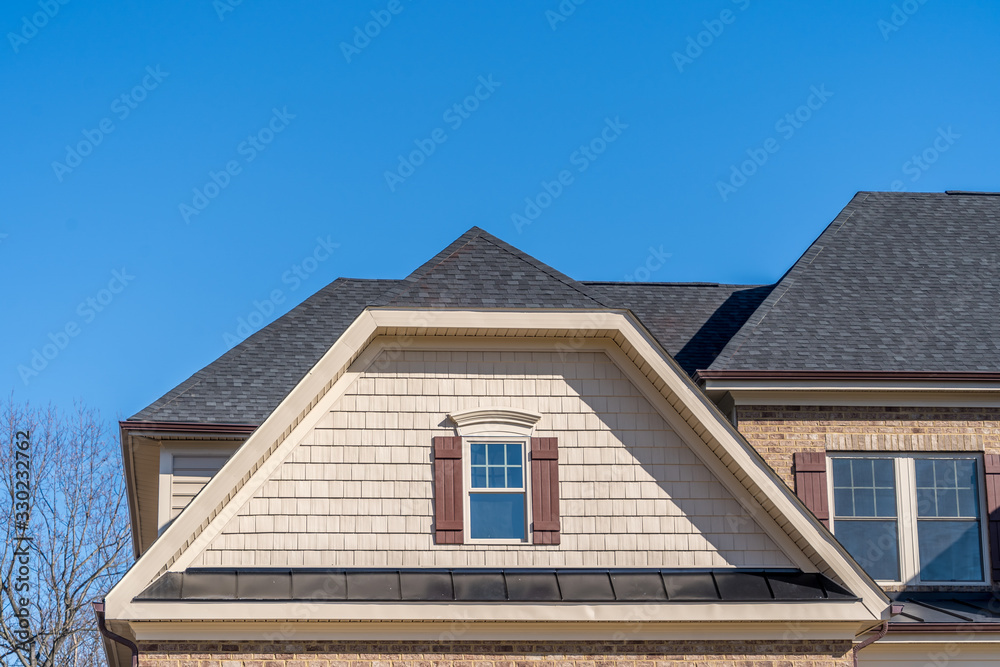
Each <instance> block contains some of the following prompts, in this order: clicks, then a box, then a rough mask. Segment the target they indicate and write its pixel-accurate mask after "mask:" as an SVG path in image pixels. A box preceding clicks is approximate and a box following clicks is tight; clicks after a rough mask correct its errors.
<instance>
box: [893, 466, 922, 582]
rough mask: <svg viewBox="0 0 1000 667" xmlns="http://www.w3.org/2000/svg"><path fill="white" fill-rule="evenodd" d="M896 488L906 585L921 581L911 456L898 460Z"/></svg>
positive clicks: (902, 563) (913, 473) (903, 573)
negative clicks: (897, 490) (897, 491)
mask: <svg viewBox="0 0 1000 667" xmlns="http://www.w3.org/2000/svg"><path fill="white" fill-rule="evenodd" d="M896 485H897V486H896V488H898V489H899V511H898V512H897V515H898V521H899V533H900V535H899V545H900V552H901V553H900V561H901V563H900V570H901V571H900V577H901V581H902V583H904V584H909V583H914V582H918V581H919V580H920V554H919V552H918V549H917V491H916V485H917V484H916V466H915V465H914V462H913V459H912V458H911V457H909V456H906V457H899V458H897V459H896Z"/></svg>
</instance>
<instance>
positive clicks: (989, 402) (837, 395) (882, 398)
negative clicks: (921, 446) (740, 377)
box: [705, 381, 1000, 408]
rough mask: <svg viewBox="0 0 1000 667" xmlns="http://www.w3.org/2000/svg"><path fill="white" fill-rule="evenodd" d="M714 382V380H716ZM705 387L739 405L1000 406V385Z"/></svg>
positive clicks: (708, 390)
mask: <svg viewBox="0 0 1000 667" xmlns="http://www.w3.org/2000/svg"><path fill="white" fill-rule="evenodd" d="M713 382H714V381H713ZM705 391H707V392H709V393H711V394H712V395H713V396H715V395H718V394H722V393H724V392H728V393H729V395H730V396H732V398H733V401H734V402H735V403H736V405H738V406H739V405H827V406H831V405H836V406H842V405H844V406H873V407H883V406H884V407H889V406H891V407H928V408H939V407H951V406H954V407H967V408H995V407H1000V388H998V389H992V390H985V389H984V390H969V389H968V388H967V387H964V386H963V387H956V388H954V389H950V390H926V391H917V390H915V389H914V388H913V387H912V386H907V387H899V388H895V389H886V388H874V389H868V388H858V387H852V388H845V389H832V388H830V387H818V388H814V389H788V388H775V389H765V388H761V387H753V388H750V389H737V388H734V389H718V388H716V387H709V386H708V385H707V384H706V387H705Z"/></svg>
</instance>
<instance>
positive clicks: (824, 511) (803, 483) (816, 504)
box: [793, 452, 830, 528]
mask: <svg viewBox="0 0 1000 667" xmlns="http://www.w3.org/2000/svg"><path fill="white" fill-rule="evenodd" d="M793 461H794V463H795V495H797V496H798V497H799V500H801V501H802V502H803V503H805V506H806V507H808V508H809V510H810V511H811V512H812V513H813V514H815V515H816V518H817V519H819V520H820V521H822V522H823V525H824V526H826V527H827V528H829V527H830V503H829V500H828V497H829V496H828V495H827V487H826V452H795V454H794V455H793Z"/></svg>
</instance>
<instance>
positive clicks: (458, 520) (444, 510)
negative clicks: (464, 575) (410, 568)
mask: <svg viewBox="0 0 1000 667" xmlns="http://www.w3.org/2000/svg"><path fill="white" fill-rule="evenodd" d="M464 493H465V490H464V489H463V488H462V438H459V437H450V436H449V437H437V438H434V541H435V542H436V543H437V544H462V542H464V540H463V534H462V531H463V529H464V527H465V521H464V517H463V512H462V508H463V507H465V502H464V500H465V497H464V495H463V494H464Z"/></svg>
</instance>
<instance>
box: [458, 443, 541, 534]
mask: <svg viewBox="0 0 1000 667" xmlns="http://www.w3.org/2000/svg"><path fill="white" fill-rule="evenodd" d="M469 473H470V474H469V536H470V537H471V538H472V539H474V540H497V539H499V540H524V539H525V537H526V534H525V530H524V528H525V522H526V515H525V512H526V511H527V502H526V499H525V494H526V491H527V489H526V486H525V479H524V477H525V475H524V442H507V443H499V442H470V443H469Z"/></svg>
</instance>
